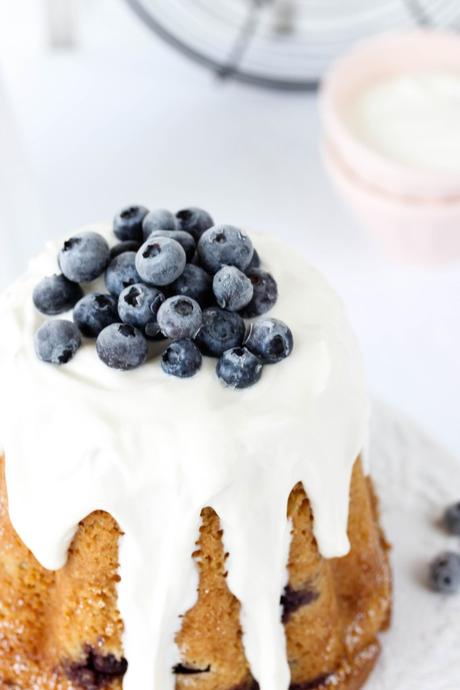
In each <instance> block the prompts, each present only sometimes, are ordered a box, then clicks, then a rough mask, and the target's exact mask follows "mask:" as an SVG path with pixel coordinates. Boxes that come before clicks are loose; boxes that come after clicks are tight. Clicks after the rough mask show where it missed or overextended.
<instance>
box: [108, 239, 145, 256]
mask: <svg viewBox="0 0 460 690" xmlns="http://www.w3.org/2000/svg"><path fill="white" fill-rule="evenodd" d="M140 246H141V242H137V241H136V240H125V241H124V242H118V243H117V244H114V246H113V247H112V248H111V249H110V261H112V259H114V258H115V257H116V256H119V255H120V254H124V253H125V252H137V251H139V249H140Z"/></svg>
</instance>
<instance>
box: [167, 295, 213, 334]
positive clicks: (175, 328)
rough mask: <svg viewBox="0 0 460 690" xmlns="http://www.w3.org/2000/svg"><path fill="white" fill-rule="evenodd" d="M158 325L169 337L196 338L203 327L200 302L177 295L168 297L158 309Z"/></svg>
mask: <svg viewBox="0 0 460 690" xmlns="http://www.w3.org/2000/svg"><path fill="white" fill-rule="evenodd" d="M157 320H158V325H159V327H160V330H161V332H162V333H163V335H165V336H166V337H167V338H173V339H174V340H176V339H181V338H194V337H195V336H196V334H197V333H198V331H199V330H200V328H201V324H202V322H203V313H202V311H201V307H200V305H199V304H198V302H195V300H194V299H191V298H190V297H183V296H182V295H176V296H175V297H170V298H169V299H167V300H166V301H165V302H163V304H162V305H161V307H160V308H159V310H158V314H157Z"/></svg>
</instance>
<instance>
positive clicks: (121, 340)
mask: <svg viewBox="0 0 460 690" xmlns="http://www.w3.org/2000/svg"><path fill="white" fill-rule="evenodd" d="M96 351H97V354H98V355H99V357H100V359H101V360H102V361H103V362H104V364H107V366H108V367H111V368H112V369H121V370H123V371H127V370H128V369H135V368H136V367H139V366H141V364H143V363H144V362H145V360H146V359H147V355H148V351H149V346H148V343H147V340H146V339H145V338H144V336H143V335H142V333H141V332H140V331H139V330H138V329H137V328H134V326H130V325H129V324H127V323H113V324H111V325H110V326H107V328H104V330H103V331H101V332H100V333H99V335H98V337H97V340H96Z"/></svg>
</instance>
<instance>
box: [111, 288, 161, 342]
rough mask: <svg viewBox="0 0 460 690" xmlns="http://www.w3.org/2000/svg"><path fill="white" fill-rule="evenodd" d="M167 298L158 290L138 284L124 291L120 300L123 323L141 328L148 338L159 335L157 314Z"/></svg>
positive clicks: (120, 313) (119, 310) (119, 309)
mask: <svg viewBox="0 0 460 690" xmlns="http://www.w3.org/2000/svg"><path fill="white" fill-rule="evenodd" d="M164 300H165V296H164V295H163V293H162V292H160V290H158V288H155V287H151V286H149V285H144V284H143V283H137V284H136V285H131V286H130V287H127V288H125V289H124V290H123V292H122V293H121V294H120V296H119V298H118V313H119V315H120V319H121V320H122V321H123V323H128V324H130V325H131V326H135V327H136V328H139V329H140V330H141V331H142V332H143V333H144V335H145V336H146V337H147V338H151V339H153V338H155V337H156V336H157V335H158V333H159V330H160V328H159V326H158V321H157V312H158V309H159V308H160V305H161V304H162V303H163V302H164Z"/></svg>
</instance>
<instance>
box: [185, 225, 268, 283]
mask: <svg viewBox="0 0 460 690" xmlns="http://www.w3.org/2000/svg"><path fill="white" fill-rule="evenodd" d="M253 253H254V249H253V246H252V242H251V240H250V239H249V237H248V236H247V235H245V234H244V233H243V232H242V231H241V230H239V229H238V228H235V227H234V226H233V225H215V226H214V227H213V228H210V229H209V230H206V232H205V233H204V234H203V235H202V236H201V237H200V240H199V242H198V256H199V257H200V261H201V264H202V266H203V268H205V269H206V270H207V271H209V272H210V273H217V271H218V270H219V268H222V266H225V265H227V266H236V267H237V268H239V269H240V270H241V271H244V270H245V269H246V268H247V267H248V266H249V263H250V261H251V259H252V255H253Z"/></svg>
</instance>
